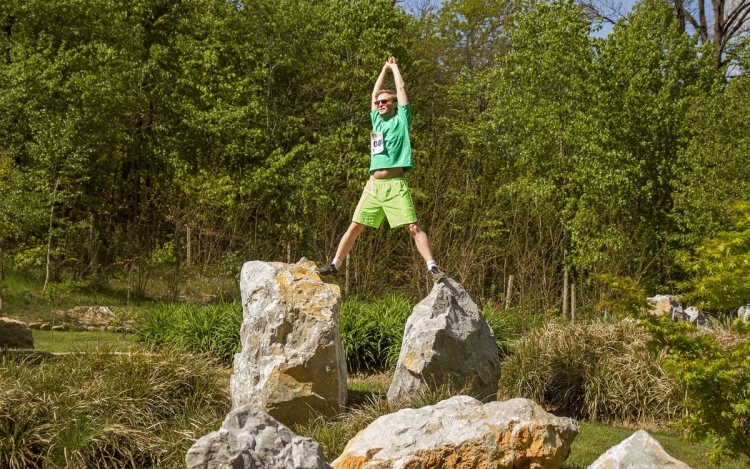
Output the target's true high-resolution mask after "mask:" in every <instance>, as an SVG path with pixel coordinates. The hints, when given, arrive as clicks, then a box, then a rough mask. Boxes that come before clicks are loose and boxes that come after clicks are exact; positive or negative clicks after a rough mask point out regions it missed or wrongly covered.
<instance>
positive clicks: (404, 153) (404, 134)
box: [370, 103, 414, 172]
mask: <svg viewBox="0 0 750 469" xmlns="http://www.w3.org/2000/svg"><path fill="white" fill-rule="evenodd" d="M370 118H371V119H372V134H371V135H370V172H373V171H374V170H376V169H385V168H404V171H411V170H412V169H413V168H414V166H413V165H412V162H411V142H410V141H409V127H411V108H410V107H409V103H406V105H405V106H402V105H401V104H399V105H398V112H396V115H394V116H393V117H391V118H390V119H383V117H382V116H381V115H380V114H378V110H377V109H374V110H373V111H372V112H370Z"/></svg>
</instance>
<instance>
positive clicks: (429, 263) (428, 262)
mask: <svg viewBox="0 0 750 469" xmlns="http://www.w3.org/2000/svg"><path fill="white" fill-rule="evenodd" d="M433 267H437V262H435V261H434V260H431V261H427V270H430V269H432V268H433Z"/></svg>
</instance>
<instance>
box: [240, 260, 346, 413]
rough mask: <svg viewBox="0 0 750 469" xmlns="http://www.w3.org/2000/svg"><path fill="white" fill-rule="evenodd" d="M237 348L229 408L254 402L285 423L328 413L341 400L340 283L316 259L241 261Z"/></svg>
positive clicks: (343, 400) (343, 387) (343, 392)
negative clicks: (326, 276) (321, 271)
mask: <svg viewBox="0 0 750 469" xmlns="http://www.w3.org/2000/svg"><path fill="white" fill-rule="evenodd" d="M240 290H241V294H242V310H243V320H242V327H241V329H240V341H241V344H242V352H241V353H238V354H236V355H235V356H234V372H233V373H232V376H231V379H230V390H231V393H232V403H233V408H238V407H241V406H244V405H246V404H255V405H258V406H260V407H261V408H263V409H264V410H265V411H266V412H268V413H269V414H271V415H272V416H273V417H274V418H275V419H277V420H278V421H280V422H281V423H283V424H285V425H290V426H291V425H292V424H293V423H303V422H306V421H308V420H309V419H310V418H311V417H315V416H317V415H327V416H333V415H336V414H338V413H340V412H341V408H342V407H343V406H344V405H345V404H346V398H347V390H346V360H345V359H344V350H343V347H342V345H341V334H340V332H339V308H340V305H341V293H340V290H339V287H337V286H336V285H332V284H330V283H324V282H323V281H321V280H320V278H319V277H318V275H317V273H315V264H314V263H312V262H309V261H307V260H306V259H304V258H303V259H301V260H300V262H299V263H297V264H283V263H278V262H274V263H269V262H260V261H253V262H246V263H245V264H244V265H243V266H242V271H241V273H240Z"/></svg>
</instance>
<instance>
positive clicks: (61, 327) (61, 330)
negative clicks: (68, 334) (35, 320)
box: [52, 325, 68, 332]
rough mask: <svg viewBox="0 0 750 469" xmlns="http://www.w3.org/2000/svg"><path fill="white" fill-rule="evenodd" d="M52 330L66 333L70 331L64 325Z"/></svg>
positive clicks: (54, 327) (53, 327)
mask: <svg viewBox="0 0 750 469" xmlns="http://www.w3.org/2000/svg"><path fill="white" fill-rule="evenodd" d="M52 330H53V331H55V332H64V331H67V330H68V326H65V325H62V326H52Z"/></svg>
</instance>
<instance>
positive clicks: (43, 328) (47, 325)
mask: <svg viewBox="0 0 750 469" xmlns="http://www.w3.org/2000/svg"><path fill="white" fill-rule="evenodd" d="M39 330H40V331H51V330H52V323H49V322H45V323H44V324H42V325H41V326H40V327H39Z"/></svg>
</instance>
